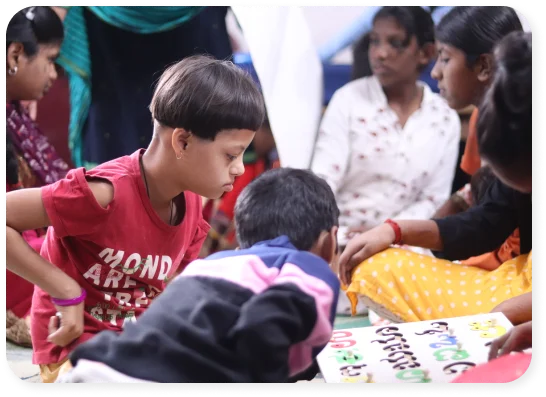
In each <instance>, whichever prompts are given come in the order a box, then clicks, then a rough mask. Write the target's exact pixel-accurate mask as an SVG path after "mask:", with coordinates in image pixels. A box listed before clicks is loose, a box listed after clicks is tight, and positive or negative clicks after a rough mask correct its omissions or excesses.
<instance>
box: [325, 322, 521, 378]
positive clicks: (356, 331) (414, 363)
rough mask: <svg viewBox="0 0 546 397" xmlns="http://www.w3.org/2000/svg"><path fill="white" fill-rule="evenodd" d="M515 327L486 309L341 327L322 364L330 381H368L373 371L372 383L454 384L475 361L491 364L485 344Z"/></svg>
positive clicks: (328, 347) (335, 333)
mask: <svg viewBox="0 0 546 397" xmlns="http://www.w3.org/2000/svg"><path fill="white" fill-rule="evenodd" d="M445 324H447V325H445ZM512 327H513V326H512V324H511V323H510V321H508V319H507V318H506V317H505V316H504V315H503V314H502V313H487V314H480V315H475V316H466V317H457V318H449V319H441V320H434V321H421V322H415V323H404V324H392V325H389V326H383V327H366V328H352V329H345V330H338V331H334V332H333V335H332V339H331V340H330V342H329V343H328V345H327V346H326V347H325V348H324V350H323V351H322V352H321V353H320V354H319V355H318V363H319V366H320V369H321V372H322V375H323V376H324V379H325V381H326V382H327V383H360V382H362V383H366V382H367V381H368V374H371V380H372V382H373V383H419V382H425V383H430V382H434V383H442V382H450V381H451V380H453V379H454V378H455V377H457V376H458V375H460V374H461V373H462V372H463V371H465V370H466V369H468V368H470V367H471V366H472V365H479V364H483V363H485V362H487V356H488V353H489V346H486V344H487V343H488V342H491V341H492V340H494V339H496V338H498V337H500V336H501V335H503V334H504V333H506V332H507V331H508V330H510V329H511V328H512ZM450 329H452V331H451V332H452V334H450ZM425 331H428V332H425ZM418 334H422V335H418ZM401 338H403V339H405V340H406V341H405V342H403V341H401V340H400V339H401ZM457 343H460V345H459V346H457ZM402 344H403V345H404V346H402ZM402 351H403V352H406V353H402ZM409 352H411V353H413V354H411V355H410V354H409ZM389 354H390V355H391V356H390V357H389ZM389 359H390V360H391V361H390V362H389V361H387V360H389ZM465 363H470V364H468V365H467V364H465ZM360 365H364V366H362V367H359V366H360ZM446 367H447V368H446ZM427 371H428V376H425V372H427Z"/></svg>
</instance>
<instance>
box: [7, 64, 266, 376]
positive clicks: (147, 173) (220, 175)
mask: <svg viewBox="0 0 546 397" xmlns="http://www.w3.org/2000/svg"><path fill="white" fill-rule="evenodd" d="M150 111H151V113H152V117H153V122H154V123H153V125H154V134H153V138H152V141H151V142H150V145H149V146H148V148H147V149H146V150H144V149H140V150H138V151H136V152H135V153H133V154H132V155H130V156H125V157H121V158H118V159H115V160H112V161H110V162H107V163H104V164H102V165H100V166H98V167H96V168H94V169H92V170H85V169H84V168H78V169H76V170H72V171H70V172H69V173H68V174H67V176H66V178H64V179H61V180H60V181H58V182H56V183H53V184H51V185H48V186H45V187H42V188H37V189H24V190H18V191H14V192H10V193H8V194H7V196H6V218H7V219H6V224H7V227H6V234H7V239H6V245H7V266H8V269H9V270H11V271H13V272H14V273H17V274H18V275H20V276H21V277H23V278H25V279H27V280H29V281H30V282H32V283H34V284H35V285H36V286H37V287H36V288H35V291H34V296H33V302H32V312H31V334H32V342H33V350H34V352H33V353H34V354H33V363H34V364H39V365H40V374H41V376H42V380H43V381H44V382H52V381H54V380H55V379H56V378H57V376H58V374H59V372H62V371H63V370H64V369H65V368H66V367H67V366H68V361H67V359H68V354H69V353H70V352H71V351H72V350H74V348H75V347H76V346H77V345H78V344H80V343H82V342H85V341H86V340H89V339H90V338H92V337H94V336H95V335H96V334H97V333H99V332H100V331H103V330H111V331H114V332H120V331H121V330H122V329H123V327H124V326H125V325H126V324H127V323H128V322H132V321H135V320H136V318H138V317H139V316H140V315H141V314H142V313H143V312H145V310H146V309H147V308H148V306H149V305H150V304H151V302H153V300H154V299H155V297H156V296H157V295H158V294H161V293H162V291H163V290H164V289H165V286H166V284H167V282H168V281H169V280H171V279H172V278H173V277H175V276H176V275H177V274H178V273H180V272H181V271H182V270H183V269H184V268H185V267H186V265H187V264H188V263H190V262H191V261H193V260H194V259H195V258H196V257H197V255H198V254H199V251H200V249H201V245H202V243H203V241H204V239H205V237H206V234H207V231H208V229H209V226H208V224H207V223H206V222H205V221H204V220H203V217H202V208H201V207H202V205H201V197H200V196H205V197H208V198H218V197H220V196H221V195H222V193H223V192H225V191H229V190H231V189H232V188H233V183H234V180H235V178H236V177H238V176H239V175H241V174H242V173H243V172H244V166H243V162H242V157H243V153H244V151H245V149H246V148H247V147H248V145H249V144H250V142H251V141H252V139H253V138H254V134H255V132H256V130H257V129H258V128H259V127H260V126H261V124H262V121H263V118H264V111H265V107H264V103H263V98H262V95H261V93H260V91H259V90H258V88H257V87H256V85H255V84H254V82H253V81H252V79H251V78H250V77H249V76H248V75H247V74H246V73H245V72H243V71H242V70H241V69H239V68H238V67H236V66H235V65H233V64H232V63H231V62H226V61H219V60H214V59H211V58H208V57H203V56H195V57H190V58H186V59H184V60H182V61H180V62H178V63H176V64H174V65H172V66H171V67H169V68H168V69H167V70H166V71H165V72H164V73H163V75H162V76H161V78H160V80H159V82H158V84H157V87H156V89H155V92H154V96H153V99H152V102H151V105H150ZM47 226H50V228H49V231H48V233H47V236H46V239H45V242H44V245H43V247H42V250H41V256H40V255H38V254H37V253H36V252H34V251H33V250H32V248H30V246H29V245H28V244H27V243H26V242H25V241H24V240H23V239H22V237H21V235H20V232H22V231H24V230H30V229H37V228H41V227H47ZM57 312H59V313H60V315H61V320H60V324H59V322H58V318H57V316H56V313H57Z"/></svg>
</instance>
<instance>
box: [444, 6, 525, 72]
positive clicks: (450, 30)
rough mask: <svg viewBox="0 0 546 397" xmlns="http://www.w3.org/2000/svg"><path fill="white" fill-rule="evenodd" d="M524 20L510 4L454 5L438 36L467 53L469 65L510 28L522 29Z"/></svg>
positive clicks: (445, 18)
mask: <svg viewBox="0 0 546 397" xmlns="http://www.w3.org/2000/svg"><path fill="white" fill-rule="evenodd" d="M522 30H523V27H522V26H521V21H520V20H519V17H518V15H517V14H516V12H515V11H514V10H513V9H512V8H510V7H497V6H494V7H491V6H489V7H477V6H464V7H453V9H452V10H451V11H450V12H448V13H447V14H446V15H445V16H444V17H443V18H442V20H441V21H440V23H439V24H438V26H437V27H436V39H437V40H438V41H440V42H442V43H445V44H448V45H450V46H452V47H455V48H457V49H459V50H461V51H462V52H464V53H465V54H466V59H467V63H468V66H471V65H473V64H474V62H475V61H476V60H477V59H478V57H479V56H480V55H482V54H489V53H491V52H493V48H494V47H495V44H496V43H498V42H499V41H500V40H501V39H502V38H503V37H504V36H506V35H507V34H508V33H510V32H514V31H522Z"/></svg>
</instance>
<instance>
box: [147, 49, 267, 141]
mask: <svg viewBox="0 0 546 397" xmlns="http://www.w3.org/2000/svg"><path fill="white" fill-rule="evenodd" d="M150 111H151V112H152V116H153V118H154V119H155V120H157V121H158V122H159V123H161V124H163V125H165V126H168V127H171V128H184V129H186V130H188V131H190V132H192V133H193V134H195V135H196V136H198V137H200V138H202V139H209V140H214V138H215V137H216V135H217V134H218V132H220V131H222V130H225V129H248V130H251V131H256V130H258V128H260V126H261V125H262V122H263V120H264V116H265V104H264V100H263V95H262V93H261V92H260V90H259V89H258V87H257V86H256V84H255V83H254V81H253V80H252V78H251V77H250V75H249V74H248V73H247V72H245V71H243V70H242V69H240V68H239V67H237V66H235V65H234V64H233V63H231V62H229V61H221V60H217V59H214V58H211V57H208V56H202V55H196V56H191V57H188V58H185V59H183V60H182V61H180V62H178V63H176V64H174V65H172V66H170V67H169V68H168V69H167V70H165V72H164V73H163V75H162V76H161V78H160V79H159V82H158V83H157V86H156V88H155V92H154V95H153V98H152V102H151V104H150Z"/></svg>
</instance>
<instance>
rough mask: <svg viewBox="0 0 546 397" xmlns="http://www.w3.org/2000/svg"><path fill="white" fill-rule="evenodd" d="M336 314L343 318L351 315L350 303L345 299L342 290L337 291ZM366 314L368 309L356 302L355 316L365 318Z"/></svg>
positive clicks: (345, 295)
mask: <svg viewBox="0 0 546 397" xmlns="http://www.w3.org/2000/svg"><path fill="white" fill-rule="evenodd" d="M336 314H338V315H343V316H350V315H351V301H350V300H349V298H347V294H346V293H345V291H343V290H340V291H339V299H338V301H337V308H336ZM366 314H368V308H367V307H366V306H365V305H364V304H363V303H362V302H358V305H357V306H356V314H355V316H365V315H366Z"/></svg>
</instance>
